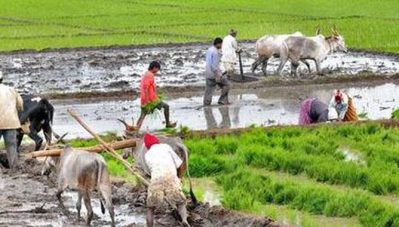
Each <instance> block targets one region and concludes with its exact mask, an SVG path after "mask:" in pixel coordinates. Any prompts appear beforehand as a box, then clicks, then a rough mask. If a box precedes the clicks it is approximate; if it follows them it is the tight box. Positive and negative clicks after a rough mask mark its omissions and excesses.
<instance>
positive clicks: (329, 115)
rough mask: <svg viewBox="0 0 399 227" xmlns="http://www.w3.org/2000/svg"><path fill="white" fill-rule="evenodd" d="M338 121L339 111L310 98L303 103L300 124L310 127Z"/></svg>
mask: <svg viewBox="0 0 399 227" xmlns="http://www.w3.org/2000/svg"><path fill="white" fill-rule="evenodd" d="M337 119H338V115H337V111H336V110H335V109H334V108H329V107H328V105H327V104H326V103H324V102H322V101H320V100H319V99H316V98H309V99H306V100H305V101H303V102H302V104H301V109H300V112H299V124H300V125H308V124H314V123H321V122H327V121H335V120H337Z"/></svg>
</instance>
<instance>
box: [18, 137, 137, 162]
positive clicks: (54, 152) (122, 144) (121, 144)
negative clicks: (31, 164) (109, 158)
mask: <svg viewBox="0 0 399 227" xmlns="http://www.w3.org/2000/svg"><path fill="white" fill-rule="evenodd" d="M136 144H137V140H135V139H129V140H123V141H117V142H114V143H111V144H109V146H110V147H112V148H113V149H114V150H120V149H124V148H130V147H135V146H136ZM84 150H85V151H90V152H95V153H100V152H102V151H104V150H105V149H104V147H103V146H102V145H98V146H94V147H87V148H84ZM61 152H62V149H50V150H41V151H34V152H30V153H28V154H26V156H27V157H28V158H37V157H43V156H60V155H61Z"/></svg>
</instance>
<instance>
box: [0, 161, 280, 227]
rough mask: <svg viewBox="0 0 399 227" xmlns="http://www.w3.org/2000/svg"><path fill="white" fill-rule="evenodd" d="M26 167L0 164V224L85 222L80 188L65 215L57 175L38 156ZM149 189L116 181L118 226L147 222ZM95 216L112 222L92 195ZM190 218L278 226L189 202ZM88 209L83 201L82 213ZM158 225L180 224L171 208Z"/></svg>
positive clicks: (69, 195) (199, 222)
mask: <svg viewBox="0 0 399 227" xmlns="http://www.w3.org/2000/svg"><path fill="white" fill-rule="evenodd" d="M22 166H23V167H22V168H21V169H20V170H18V172H16V173H11V172H10V171H9V170H6V169H3V168H2V167H1V165H0V190H1V191H2V193H0V201H2V202H1V203H0V226H54V227H58V226H85V224H84V221H82V220H80V221H79V220H77V218H76V209H75V203H76V199H77V194H76V192H72V191H68V192H65V193H64V194H63V200H64V203H65V206H66V207H67V208H68V210H69V211H70V213H71V214H70V216H69V217H68V216H65V215H64V214H63V213H62V211H61V209H60V208H59V207H58V202H57V200H56V197H55V192H56V189H55V184H54V182H55V178H54V176H52V177H50V178H47V177H44V176H41V175H40V168H41V163H40V162H39V161H36V160H25V161H23V165H22ZM145 198H146V192H145V190H144V189H142V188H138V187H136V188H135V187H132V186H131V185H128V184H125V183H124V182H121V181H119V182H116V181H115V182H114V183H113V203H114V206H115V213H116V216H115V217H116V222H117V226H131V227H133V226H145V212H146V209H145ZM92 205H93V210H94V213H95V218H94V220H93V222H92V226H110V218H109V215H108V213H106V215H105V216H104V215H102V214H101V209H100V204H99V200H98V199H97V197H96V196H94V198H92ZM189 211H190V212H189V213H190V217H189V222H190V223H191V224H192V226H277V225H276V224H273V223H272V222H271V221H270V220H269V219H267V218H261V217H254V216H249V215H244V214H240V213H237V212H232V211H227V210H224V209H222V208H220V207H210V206H209V205H207V204H205V205H200V206H197V207H195V208H193V207H192V206H191V205H190V206H189ZM85 215H86V210H85V208H84V205H83V209H82V217H85ZM156 219H157V223H156V226H179V223H178V222H177V221H176V220H175V219H174V218H173V216H172V214H171V211H166V213H165V212H163V211H162V212H161V211H158V212H157V214H156Z"/></svg>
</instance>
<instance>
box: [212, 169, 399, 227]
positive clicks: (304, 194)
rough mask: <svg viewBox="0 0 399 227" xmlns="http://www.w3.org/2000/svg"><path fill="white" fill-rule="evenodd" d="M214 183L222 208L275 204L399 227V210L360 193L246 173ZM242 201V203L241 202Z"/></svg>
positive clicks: (223, 177)
mask: <svg viewBox="0 0 399 227" xmlns="http://www.w3.org/2000/svg"><path fill="white" fill-rule="evenodd" d="M217 182H218V183H219V184H221V185H222V187H223V188H224V190H225V191H226V194H225V196H224V200H223V204H224V205H225V206H227V207H231V208H234V209H241V210H245V209H249V207H251V206H252V205H253V204H254V203H256V202H259V203H262V204H268V203H275V204H280V205H286V206H289V207H291V208H295V209H298V210H302V211H306V212H309V213H312V214H320V215H326V216H334V217H353V216H356V217H358V218H359V220H360V222H361V223H362V224H363V225H365V226H397V225H399V216H398V215H399V210H398V208H396V207H393V206H392V205H390V204H387V203H384V202H382V201H378V200H376V199H375V198H374V197H371V196H370V195H368V194H367V193H365V192H363V191H357V190H347V191H342V190H336V189H332V188H331V187H329V186H324V185H317V184H315V183H306V184H303V183H301V182H296V181H290V180H285V179H279V178H278V177H276V176H268V175H264V174H260V173H256V172H254V171H250V170H245V169H244V170H238V171H236V172H235V173H232V174H228V175H223V176H219V177H218V178H217ZM241 198H242V199H243V201H240V200H241Z"/></svg>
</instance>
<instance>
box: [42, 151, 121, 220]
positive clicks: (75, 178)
mask: <svg viewBox="0 0 399 227" xmlns="http://www.w3.org/2000/svg"><path fill="white" fill-rule="evenodd" d="M54 169H56V170H57V171H58V176H57V181H58V189H57V194H56V195H57V198H58V201H59V202H60V206H61V208H62V209H63V211H64V212H65V213H68V211H67V209H66V208H65V206H64V204H63V202H62V199H61V194H62V192H64V190H66V189H67V188H69V189H72V190H77V191H78V201H77V203H76V209H77V211H78V219H80V210H81V207H82V198H83V200H84V203H85V206H86V209H87V219H86V223H87V224H88V225H89V224H90V222H91V220H92V219H93V214H94V213H93V209H92V206H91V202H90V192H92V191H93V190H97V191H98V192H99V196H100V203H101V211H102V213H103V214H104V213H105V208H104V204H105V206H106V207H107V209H108V212H109V214H110V216H111V220H112V225H113V226H114V225H115V219H114V216H115V215H114V208H113V205H112V198H111V194H112V185H111V181H110V178H109V173H108V170H107V165H106V163H105V160H104V158H103V157H102V156H101V155H99V154H97V153H91V152H88V151H82V150H73V149H72V148H70V147H67V148H65V149H64V150H63V152H62V154H61V156H60V157H59V158H58V157H52V158H48V159H47V160H46V163H45V165H44V167H43V169H42V174H44V175H49V174H50V173H51V171H52V170H54Z"/></svg>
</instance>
